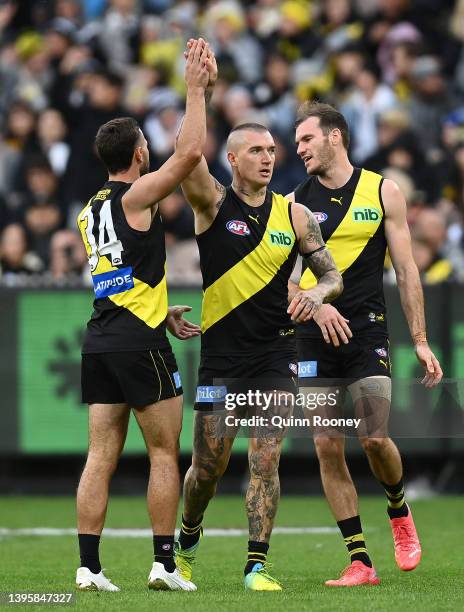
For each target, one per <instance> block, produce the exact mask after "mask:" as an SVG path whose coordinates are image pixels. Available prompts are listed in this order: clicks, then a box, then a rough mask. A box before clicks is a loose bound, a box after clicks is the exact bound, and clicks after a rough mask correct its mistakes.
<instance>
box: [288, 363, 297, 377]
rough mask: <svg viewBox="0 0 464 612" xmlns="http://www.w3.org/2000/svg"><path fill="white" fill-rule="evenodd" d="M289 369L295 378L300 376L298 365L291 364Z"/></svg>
mask: <svg viewBox="0 0 464 612" xmlns="http://www.w3.org/2000/svg"><path fill="white" fill-rule="evenodd" d="M288 367H289V369H290V372H293V373H294V374H295V376H296V375H297V374H298V365H297V364H296V363H289V364H288Z"/></svg>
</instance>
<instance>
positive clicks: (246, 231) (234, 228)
mask: <svg viewBox="0 0 464 612" xmlns="http://www.w3.org/2000/svg"><path fill="white" fill-rule="evenodd" d="M226 227H227V229H228V230H229V232H232V234H235V235H236V236H249V235H250V228H249V227H248V225H247V224H246V223H245V221H238V220H237V219H233V220H232V221H227V223H226Z"/></svg>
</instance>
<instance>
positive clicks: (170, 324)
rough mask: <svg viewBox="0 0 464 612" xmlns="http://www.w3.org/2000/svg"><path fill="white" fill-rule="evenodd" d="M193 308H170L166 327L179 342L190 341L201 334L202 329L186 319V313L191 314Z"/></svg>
mask: <svg viewBox="0 0 464 612" xmlns="http://www.w3.org/2000/svg"><path fill="white" fill-rule="evenodd" d="M191 310H192V307H191V306H170V307H169V309H168V316H167V317H166V326H167V328H168V330H169V331H170V332H171V334H172V335H173V336H175V337H176V338H179V340H188V338H194V337H195V336H199V335H200V334H201V327H199V326H198V325H195V323H191V322H190V321H187V319H184V317H183V315H184V313H185V312H190V311H191Z"/></svg>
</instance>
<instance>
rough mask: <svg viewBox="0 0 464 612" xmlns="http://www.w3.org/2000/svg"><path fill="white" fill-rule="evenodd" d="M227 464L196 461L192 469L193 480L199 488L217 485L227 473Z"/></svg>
mask: <svg viewBox="0 0 464 612" xmlns="http://www.w3.org/2000/svg"><path fill="white" fill-rule="evenodd" d="M226 467H227V462H225V461H224V460H218V461H214V462H213V461H202V460H198V459H197V460H196V461H195V462H194V464H193V465H192V467H191V478H192V479H193V480H194V481H195V482H196V483H197V484H198V485H199V486H202V485H204V486H208V485H209V486H210V485H215V484H216V483H217V482H218V481H219V479H220V478H221V476H222V475H223V474H224V472H225V471H226Z"/></svg>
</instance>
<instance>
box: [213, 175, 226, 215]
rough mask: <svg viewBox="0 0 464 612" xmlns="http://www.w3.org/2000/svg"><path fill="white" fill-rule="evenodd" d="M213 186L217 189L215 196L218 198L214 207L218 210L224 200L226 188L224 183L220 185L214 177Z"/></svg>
mask: <svg viewBox="0 0 464 612" xmlns="http://www.w3.org/2000/svg"><path fill="white" fill-rule="evenodd" d="M214 187H215V189H216V191H217V196H218V198H219V199H218V201H217V202H216V208H217V209H218V210H219V209H220V208H221V206H222V203H223V202H224V200H225V197H226V193H227V190H226V188H225V187H224V185H221V183H220V182H219V181H218V180H217V179H214Z"/></svg>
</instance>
